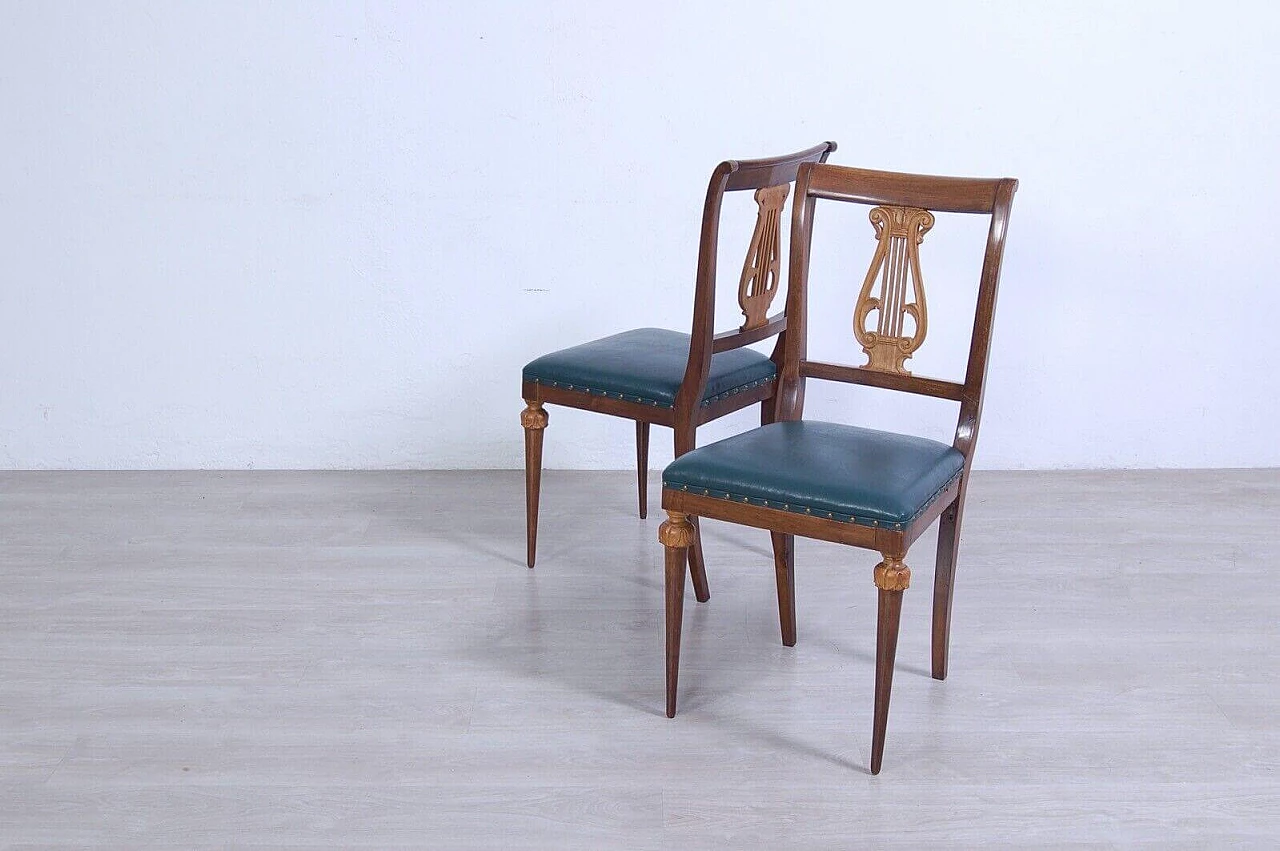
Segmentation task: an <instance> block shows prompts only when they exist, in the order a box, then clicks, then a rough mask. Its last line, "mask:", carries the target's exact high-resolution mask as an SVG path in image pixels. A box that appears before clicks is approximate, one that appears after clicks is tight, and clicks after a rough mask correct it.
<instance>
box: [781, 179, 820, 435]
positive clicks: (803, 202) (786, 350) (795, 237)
mask: <svg viewBox="0 0 1280 851" xmlns="http://www.w3.org/2000/svg"><path fill="white" fill-rule="evenodd" d="M812 174H813V166H812V165H811V164H809V163H805V164H804V165H803V166H801V167H800V171H799V173H798V174H797V175H796V197H795V200H794V201H793V202H792V206H791V257H790V266H789V268H788V270H787V307H786V310H787V332H788V333H787V334H786V335H785V337H784V338H783V339H782V340H779V343H780V344H782V349H783V351H782V363H781V365H780V366H779V368H778V391H777V394H776V395H775V397H774V412H775V413H774V418H775V419H776V420H778V421H779V422H785V421H787V420H798V419H800V418H801V417H803V416H804V388H805V379H804V376H802V375H800V363H801V361H803V360H804V359H805V358H806V357H807V356H808V350H809V251H810V249H811V248H812V246H813V214H814V209H815V207H816V203H817V199H816V198H814V197H813V195H812V194H811V193H810V191H809V181H810V178H811V175H812Z"/></svg>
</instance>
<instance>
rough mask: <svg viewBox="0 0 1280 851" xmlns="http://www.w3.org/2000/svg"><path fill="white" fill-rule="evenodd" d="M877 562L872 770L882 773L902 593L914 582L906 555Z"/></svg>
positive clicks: (892, 556) (896, 652) (875, 772)
mask: <svg viewBox="0 0 1280 851" xmlns="http://www.w3.org/2000/svg"><path fill="white" fill-rule="evenodd" d="M881 556H882V557H883V558H884V561H882V562H880V563H879V564H878V565H876V572H875V581H876V587H877V588H878V589H880V591H879V597H880V600H879V605H878V607H877V613H876V704H875V717H874V719H873V723H872V730H871V773H872V774H879V773H880V762H881V760H882V759H883V758H884V734H885V729H886V728H887V727H888V725H889V693H890V691H891V690H892V689H893V662H894V658H895V657H896V656H897V654H898V626H899V624H900V623H901V620H902V592H903V591H905V590H907V586H909V585H910V584H911V569H910V568H909V567H907V566H906V565H905V564H903V563H902V557H901V556H896V555H889V554H886V553H881Z"/></svg>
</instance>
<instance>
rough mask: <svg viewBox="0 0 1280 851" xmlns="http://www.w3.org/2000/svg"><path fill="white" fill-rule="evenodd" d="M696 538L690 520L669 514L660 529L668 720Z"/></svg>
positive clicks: (673, 703)
mask: <svg viewBox="0 0 1280 851" xmlns="http://www.w3.org/2000/svg"><path fill="white" fill-rule="evenodd" d="M696 537H697V530H695V529H694V526H693V524H692V523H690V522H689V518H688V517H687V516H686V515H685V514H684V513H683V512H680V511H668V512H667V519H666V520H665V521H664V522H663V524H662V525H661V526H659V527H658V540H659V541H661V542H662V546H663V547H665V548H666V559H665V568H666V571H665V572H666V591H667V717H668V718H674V717H676V681H677V680H678V679H679V676H680V626H681V623H682V622H683V620H684V571H685V563H686V560H687V553H688V551H689V547H690V546H691V545H692V544H693V543H694V541H695V540H696Z"/></svg>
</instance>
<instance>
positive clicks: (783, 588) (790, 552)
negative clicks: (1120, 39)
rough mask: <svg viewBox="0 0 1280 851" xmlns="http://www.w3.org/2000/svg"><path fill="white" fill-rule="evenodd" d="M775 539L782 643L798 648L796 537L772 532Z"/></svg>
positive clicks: (774, 549)
mask: <svg viewBox="0 0 1280 851" xmlns="http://www.w3.org/2000/svg"><path fill="white" fill-rule="evenodd" d="M769 536H770V537H771V538H773V570H774V573H775V574H777V579H778V622H779V624H780V625H781V627H782V643H783V644H784V645H785V646H787V647H795V646H796V564H795V558H796V556H795V547H796V536H795V535H786V534H783V533H782V532H770V533H769Z"/></svg>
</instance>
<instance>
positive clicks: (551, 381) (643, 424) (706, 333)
mask: <svg viewBox="0 0 1280 851" xmlns="http://www.w3.org/2000/svg"><path fill="white" fill-rule="evenodd" d="M835 149H836V143H835V142H824V143H823V144H821V145H816V146H814V147H812V148H809V149H808V150H804V151H798V152H796V153H794V154H788V155H786V156H781V157H770V158H767V159H756V160H729V161H726V162H722V163H720V165H718V166H716V168H715V171H713V172H712V173H711V182H710V184H709V185H708V186H707V199H706V203H705V204H704V206H703V209H702V239H701V242H700V244H699V247H698V269H697V275H696V283H695V288H694V304H693V332H692V334H681V333H679V332H677V331H667V330H663V329H660V328H639V329H636V330H634V331H626V332H624V333H622V334H615V335H614V336H612V337H605V338H604V339H601V340H595V341H593V342H590V343H584V344H583V345H580V346H575V347H573V348H570V349H564V350H563V351H558V352H553V353H552V354H549V355H544V356H543V357H540V358H538V359H536V360H534V361H531V362H530V363H529V364H528V365H526V366H525V368H524V374H523V379H524V380H523V385H522V392H523V395H524V400H525V410H524V411H522V412H521V415H520V423H521V425H523V426H524V448H525V509H526V522H527V524H528V525H527V538H528V540H527V544H528V563H529V567H533V563H534V558H535V551H536V547H537V540H538V495H539V487H540V479H541V476H542V436H543V431H544V430H545V429H546V427H547V412H546V410H545V409H544V407H543V406H544V404H547V403H550V404H556V405H565V406H568V407H571V408H581V409H583V410H587V411H597V412H599V413H602V414H612V415H613V416H616V417H626V418H627V419H631V420H635V423H636V468H637V477H638V485H639V491H640V516H641V517H642V518H643V517H646V516H647V514H648V493H647V491H648V475H649V426H650V425H651V424H657V425H662V426H668V427H670V428H672V429H674V430H675V454H676V455H677V456H679V455H681V454H683V453H685V452H688V451H689V450H690V449H692V448H693V447H694V445H695V432H696V430H697V428H698V426H700V425H702V424H703V423H706V422H710V421H711V420H714V419H716V418H718V417H722V416H724V415H725V414H728V413H732V412H733V411H736V410H739V409H740V408H745V407H747V406H748V405H753V404H756V403H757V402H763V403H768V402H769V401H770V400H772V399H773V396H774V387H775V386H776V383H777V382H776V376H777V363H779V362H780V360H781V357H782V343H781V339H780V340H779V342H778V343H777V344H776V345H775V348H774V354H773V357H772V358H768V357H765V356H764V355H763V354H760V353H759V352H756V351H753V350H751V349H748V348H745V347H746V346H748V345H750V344H751V343H756V342H759V341H761V340H764V339H767V338H768V337H770V336H773V335H774V334H780V335H781V334H782V332H784V331H785V329H786V318H785V315H784V314H778V315H776V316H766V314H767V312H768V309H769V305H770V303H771V302H772V301H773V297H774V295H775V294H776V292H777V289H778V283H779V280H780V278H781V274H780V269H779V264H780V262H781V261H780V257H781V239H780V231H781V220H782V208H783V206H784V205H785V203H786V200H787V195H788V193H789V192H790V188H791V187H790V184H791V183H793V182H794V181H795V179H796V171H797V169H799V167H800V166H801V164H803V163H813V162H826V159H827V157H828V156H829V155H830V154H831V152H832V151H834V150H835ZM749 189H754V190H756V192H755V200H756V204H757V205H758V208H759V211H758V214H757V217H756V225H755V231H754V233H753V234H752V237H751V243H750V247H749V248H748V251H747V259H746V263H745V264H744V266H743V268H742V275H741V276H740V278H739V282H738V302H739V304H740V305H741V306H742V311H743V313H744V314H745V315H746V321H745V322H744V323H743V325H742V327H741V328H739V329H737V330H735V331H728V332H725V333H722V334H716V333H715V326H714V322H715V291H716V252H717V248H718V244H719V234H720V208H721V204H722V202H723V201H724V195H725V193H726V192H739V191H743V190H749ZM782 336H785V335H782ZM771 414H772V407H771V406H770V405H767V404H765V405H762V406H761V416H762V417H764V418H765V419H764V420H762V421H768V419H767V418H768V417H769V416H771ZM689 522H690V523H693V524H696V523H697V519H696V517H691V518H690V519H689ZM689 571H690V573H691V574H692V576H693V585H694V589H695V592H696V594H697V598H698V599H699V600H701V601H706V600H708V599H709V598H710V592H709V591H708V589H707V578H706V571H705V568H704V566H703V560H702V551H701V548H700V546H698V545H695V546H693V547H691V548H690V549H689Z"/></svg>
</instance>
